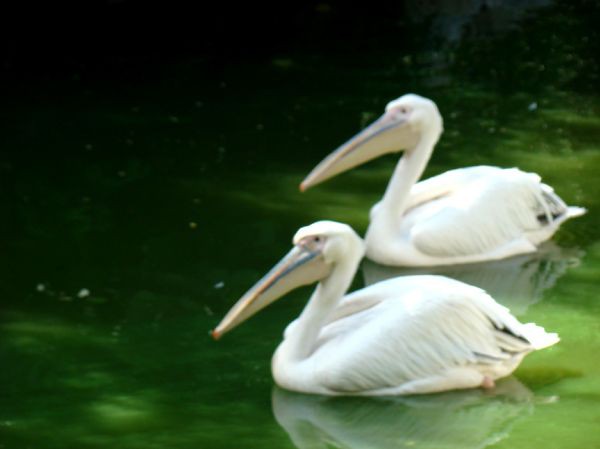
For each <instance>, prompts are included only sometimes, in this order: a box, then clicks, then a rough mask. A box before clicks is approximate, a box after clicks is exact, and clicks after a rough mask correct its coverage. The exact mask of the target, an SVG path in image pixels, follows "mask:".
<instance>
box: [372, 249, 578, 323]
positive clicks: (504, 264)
mask: <svg viewBox="0 0 600 449" xmlns="http://www.w3.org/2000/svg"><path fill="white" fill-rule="evenodd" d="M584 254H585V253H584V252H583V251H582V250H580V249H578V248H563V247H560V246H558V245H557V244H556V243H554V242H552V241H549V242H545V243H544V244H543V245H541V246H540V248H539V250H538V251H537V252H535V253H532V254H524V255H520V256H515V257H511V258H508V259H503V260H495V261H490V262H484V263H474V264H464V265H448V266H439V267H427V268H409V267H391V266H384V265H379V264H377V263H375V262H373V261H370V260H365V261H364V262H363V263H362V276H363V279H364V283H365V285H371V284H374V283H376V282H379V281H383V280H385V279H389V278H392V277H396V276H410V275H415V274H437V275H441V276H447V277H450V278H453V279H456V280H459V281H462V282H465V283H467V284H471V285H475V286H477V287H479V288H482V289H483V290H485V291H486V292H487V293H488V294H489V295H491V296H492V297H493V298H494V299H495V300H496V301H498V302H499V303H501V304H503V305H504V306H506V307H508V308H509V309H510V310H511V312H512V313H513V314H515V315H522V314H523V313H525V312H526V311H527V308H528V307H529V306H530V305H532V304H535V303H537V302H538V301H540V300H541V299H542V297H543V294H544V292H545V291H546V290H548V289H550V288H552V287H553V286H554V285H555V284H556V282H557V281H558V280H559V279H560V278H561V277H562V276H563V275H564V274H565V273H566V272H567V270H568V269H569V267H577V266H578V265H579V263H580V260H581V258H582V257H583V256H584Z"/></svg>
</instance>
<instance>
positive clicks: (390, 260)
mask: <svg viewBox="0 0 600 449" xmlns="http://www.w3.org/2000/svg"><path fill="white" fill-rule="evenodd" d="M441 133H442V118H441V115H440V114H439V111H438V109H437V107H436V105H435V103H433V102H432V101H431V100H428V99H426V98H423V97H419V96H417V95H412V94H409V95H405V96H403V97H400V98H399V99H397V100H394V101H393V102H391V103H389V104H388V106H387V108H386V113H385V114H384V115H383V117H382V118H381V119H379V120H378V121H377V122H375V123H374V124H373V125H371V126H370V127H369V128H367V129H366V130H364V131H363V132H362V133H360V134H359V135H358V136H356V137H354V138H353V139H351V140H350V141H349V142H347V143H346V144H344V145H342V146H341V147H340V148H339V149H338V150H336V151H335V152H334V153H332V154H331V155H330V156H328V157H327V158H326V159H325V160H324V161H323V162H321V164H319V165H318V166H317V167H316V168H315V169H314V170H313V171H312V172H311V174H309V175H308V177H307V178H306V179H305V180H304V182H303V183H302V185H301V189H302V190H304V189H306V188H308V187H311V186H313V185H315V184H318V183H319V182H322V181H324V180H326V179H328V178H329V177H331V176H334V175H336V174H338V173H340V172H342V171H345V170H348V169H350V168H352V167H354V166H356V165H359V164H361V163H364V162H366V161H367V160H370V159H372V158H374V157H377V156H379V155H381V154H385V153H387V152H391V151H399V150H404V151H405V152H404V155H403V157H402V158H401V159H400V162H399V163H398V165H397V166H396V169H395V171H394V174H393V176H392V178H391V180H390V182H389V184H388V187H387V189H386V192H385V195H384V197H383V199H382V200H381V201H380V202H379V203H378V204H376V205H375V206H374V207H373V208H372V210H371V215H370V218H371V224H370V226H369V229H368V230H367V234H366V236H365V241H366V244H367V257H369V258H371V259H373V260H375V261H376V262H379V263H382V264H385V265H404V266H431V265H449V264H457V263H471V262H480V261H485V260H496V259H502V258H505V257H510V256H513V255H516V254H523V253H528V252H533V251H535V250H536V247H537V245H539V244H540V243H541V242H543V241H545V240H548V239H549V238H550V237H552V235H553V234H554V233H555V232H556V230H557V229H558V227H559V226H560V225H561V224H562V223H563V222H564V221H565V220H567V219H568V218H571V217H576V216H579V215H582V214H583V213H584V212H585V209H582V208H579V207H568V206H567V205H566V204H565V203H564V202H563V201H562V200H561V199H560V197H558V196H557V195H556V194H555V193H554V191H553V190H552V188H551V187H550V186H548V185H546V184H543V183H542V182H541V178H540V177H539V175H537V174H535V173H526V172H523V171H521V170H518V169H516V168H511V169H501V168H498V167H490V166H478V167H469V168H462V169H457V170H450V171H448V172H446V173H443V174H441V175H438V176H434V177H432V178H430V179H427V180H425V181H421V182H419V183H417V180H418V179H419V177H420V176H421V175H422V173H423V171H424V169H425V166H426V164H427V162H428V160H429V158H430V156H431V153H432V151H433V148H434V146H435V144H436V143H437V141H438V139H439V136H440V135H441Z"/></svg>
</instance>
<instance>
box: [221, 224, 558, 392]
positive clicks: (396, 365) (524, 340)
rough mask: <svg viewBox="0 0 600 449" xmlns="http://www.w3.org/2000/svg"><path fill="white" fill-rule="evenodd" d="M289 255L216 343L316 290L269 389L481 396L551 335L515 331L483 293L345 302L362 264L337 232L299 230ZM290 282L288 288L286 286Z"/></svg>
mask: <svg viewBox="0 0 600 449" xmlns="http://www.w3.org/2000/svg"><path fill="white" fill-rule="evenodd" d="M294 243H295V245H296V246H295V248H294V249H293V250H292V251H291V252H290V253H289V254H288V256H286V257H285V258H284V259H283V260H282V262H280V264H278V265H277V266H276V267H275V268H274V269H273V270H272V271H271V272H270V273H269V274H267V276H265V277H264V278H263V279H262V280H261V281H259V283H258V284H257V285H255V286H254V287H253V288H252V289H251V290H250V291H249V292H248V293H247V294H246V295H244V296H243V297H242V298H241V299H240V300H239V301H238V303H237V304H236V305H235V306H234V307H233V308H232V309H231V311H230V312H229V313H228V314H227V315H226V316H225V318H224V319H223V320H222V321H221V323H220V324H219V326H218V327H217V328H216V330H215V331H214V332H213V335H214V336H215V337H219V336H220V335H222V334H223V333H224V332H226V331H228V330H230V329H231V328H233V327H234V326H235V325H237V324H239V323H240V322H241V321H243V320H244V319H246V318H248V317H249V316H251V315H252V314H253V313H255V312H256V311H258V310H260V308H262V307H264V306H265V305H267V304H269V303H270V302H272V301H274V300H275V299H277V298H278V297H280V296H281V295H283V294H285V293H286V292H288V291H289V290H291V289H292V288H294V287H296V286H298V285H304V284H306V283H309V282H314V281H316V280H318V281H319V284H318V286H317V288H316V290H315V292H314V293H313V295H312V296H311V298H310V300H309V301H308V304H307V305H306V307H305V308H304V310H303V312H302V314H301V315H300V317H299V318H298V319H297V320H295V321H294V322H292V323H291V324H290V325H289V326H288V328H287V329H286V331H285V334H284V340H283V342H282V343H281V344H280V345H279V347H278V348H277V350H276V352H275V355H274V357H273V361H272V370H273V376H274V378H275V381H276V383H277V384H278V385H279V386H281V387H283V388H286V389H289V390H293V391H299V392H305V393H316V394H326V395H402V394H415V393H431V392H437V391H445V390H453V389H462V388H473V387H478V386H485V387H490V386H492V385H493V381H494V380H495V379H498V378H501V377H504V376H507V375H509V374H510V373H511V372H512V371H513V370H514V369H515V368H516V367H517V366H518V364H519V363H520V362H521V360H522V359H523V357H524V356H525V355H526V354H528V353H529V352H531V351H534V350H536V349H541V348H544V347H547V346H551V345H553V344H555V343H556V342H557V341H558V337H557V335H556V334H552V333H546V332H545V331H544V329H543V328H541V327H539V326H537V325H535V324H532V323H529V324H522V323H520V322H519V321H518V320H517V319H516V318H514V317H513V316H512V315H511V314H510V313H509V311H508V310H507V309H506V308H504V307H503V306H501V305H499V304H498V303H496V302H495V301H494V300H493V299H492V298H491V297H490V296H489V295H487V294H486V293H485V292H484V291H483V290H481V289H479V288H476V287H472V286H469V285H467V284H463V283H461V282H458V281H455V280H452V279H449V278H445V277H442V276H406V277H401V278H395V279H390V280H387V281H383V282H379V283H377V284H373V285H371V286H369V287H366V288H363V289H361V290H358V291H355V292H353V293H350V294H348V295H346V296H344V293H345V292H346V290H347V289H348V287H349V285H350V282H351V281H352V278H353V277H354V274H355V272H356V269H357V267H358V263H359V262H360V259H361V258H362V255H363V243H362V241H361V239H360V238H359V237H358V236H357V235H356V233H354V231H352V229H351V228H349V227H348V226H346V225H342V224H340V223H335V222H318V223H315V224H313V225H311V226H307V227H305V228H302V229H301V230H300V231H298V233H297V234H296V237H295V238H294ZM288 281H289V282H288Z"/></svg>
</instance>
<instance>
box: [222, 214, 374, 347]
mask: <svg viewBox="0 0 600 449" xmlns="http://www.w3.org/2000/svg"><path fill="white" fill-rule="evenodd" d="M293 244H294V247H293V248H292V249H291V251H290V252H288V253H287V254H286V255H285V256H284V257H283V259H281V260H280V261H279V263H277V265H275V266H274V267H273V268H272V269H271V270H270V271H269V272H268V273H267V274H266V275H265V276H264V277H263V278H262V279H261V280H260V281H258V282H257V283H256V284H255V285H254V286H253V287H252V288H251V289H250V290H248V291H247V292H246V293H245V294H244V295H243V296H242V297H241V298H240V299H239V300H238V302H236V303H235V305H234V306H233V307H232V308H231V310H229V312H228V313H227V315H225V317H224V318H223V319H222V320H221V322H220V323H219V325H218V326H217V327H216V328H215V329H214V330H213V331H212V332H211V335H212V337H213V338H214V339H215V340H217V339H219V338H220V337H221V336H222V335H223V334H224V333H225V332H228V331H230V330H231V329H233V328H234V327H236V326H237V325H238V324H240V323H242V322H243V321H245V320H247V319H248V318H250V317H251V316H252V315H254V314H255V313H256V312H258V311H259V310H261V309H263V308H264V307H266V306H268V305H269V304H271V303H272V302H274V301H275V300H276V299H279V298H281V297H282V296H284V295H285V294H286V293H288V292H290V291H291V290H293V289H295V288H297V287H300V286H303V285H309V284H312V283H314V282H318V281H321V280H324V279H325V278H327V277H328V276H329V275H330V273H331V271H332V270H333V269H334V267H335V266H336V265H337V264H338V263H343V262H346V261H356V263H358V261H360V259H361V258H362V256H363V254H364V244H363V241H362V239H361V238H360V237H359V236H358V235H357V234H356V232H354V230H353V229H352V228H351V227H350V226H348V225H346V224H343V223H337V222H334V221H318V222H316V223H313V224H311V225H309V226H305V227H303V228H300V229H299V230H298V232H296V234H295V235H294V239H293Z"/></svg>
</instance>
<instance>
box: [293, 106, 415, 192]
mask: <svg viewBox="0 0 600 449" xmlns="http://www.w3.org/2000/svg"><path fill="white" fill-rule="evenodd" d="M417 139H418V137H417V135H416V134H415V133H414V132H413V131H412V130H411V129H410V126H408V121H407V120H406V118H405V117H398V116H397V115H396V114H395V113H394V111H387V112H386V113H385V114H383V115H382V116H381V117H380V118H379V119H378V120H377V121H375V122H374V123H372V124H371V125H369V126H368V127H367V128H365V129H364V130H362V131H361V132H360V133H358V134H357V135H356V136H354V137H353V138H351V139H350V140H349V141H347V142H346V143H345V144H343V145H342V146H340V147H339V148H338V149H337V150H335V151H334V152H333V153H331V154H330V155H329V156H327V157H326V158H325V159H323V161H321V163H320V164H319V165H317V166H316V167H315V168H314V169H313V171H311V172H310V173H309V175H308V176H307V177H306V178H305V179H304V181H302V183H301V184H300V191H301V192H304V191H305V190H306V189H308V188H309V187H312V186H314V185H317V184H319V183H321V182H323V181H325V180H327V179H329V178H332V177H333V176H335V175H337V174H340V173H342V172H345V171H346V170H350V169H351V168H354V167H356V166H358V165H361V164H364V163H365V162H367V161H370V160H371V159H375V158H377V157H379V156H382V155H384V154H386V153H391V152H396V151H400V150H404V149H406V148H412V147H414V146H415V145H416V144H417Z"/></svg>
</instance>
